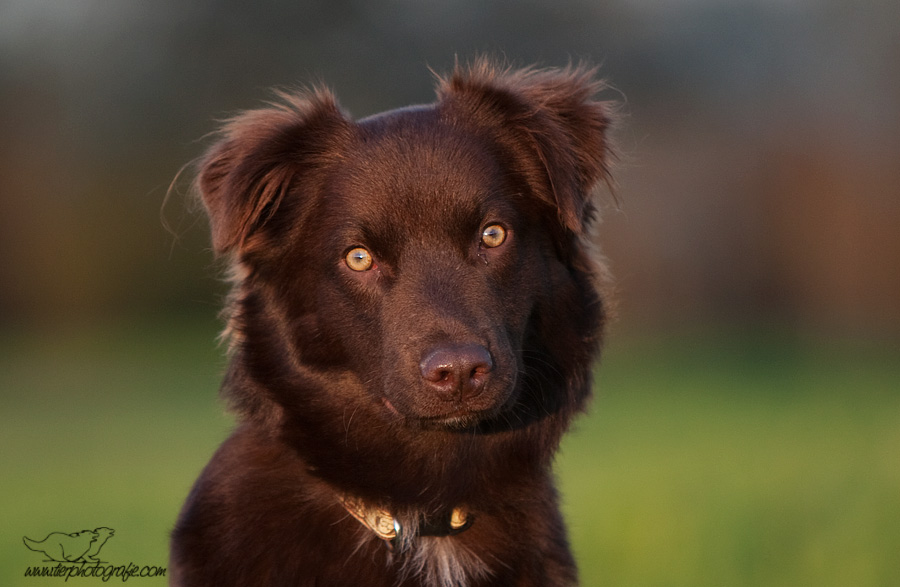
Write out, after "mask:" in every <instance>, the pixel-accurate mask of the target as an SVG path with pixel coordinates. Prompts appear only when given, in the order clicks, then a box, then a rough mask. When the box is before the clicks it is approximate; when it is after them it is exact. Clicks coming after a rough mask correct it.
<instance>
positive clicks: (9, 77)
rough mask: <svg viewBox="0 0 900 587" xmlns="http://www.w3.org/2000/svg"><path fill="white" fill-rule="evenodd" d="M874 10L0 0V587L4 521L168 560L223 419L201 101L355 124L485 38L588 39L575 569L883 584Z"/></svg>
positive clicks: (15, 564) (884, 226) (694, 579)
mask: <svg viewBox="0 0 900 587" xmlns="http://www.w3.org/2000/svg"><path fill="white" fill-rule="evenodd" d="M898 18H900V10H898V7H897V3H896V2H895V1H894V0H871V1H869V2H866V3H863V4H860V3H846V2H840V1H838V0H821V1H816V0H734V1H732V2H723V1H716V0H690V1H683V2H674V1H669V2H666V1H653V0H612V1H609V2H599V1H590V0H555V1H553V2H538V1H536V0H530V1H529V0H525V1H520V2H512V1H499V0H477V1H476V0H447V1H443V2H437V1H420V2H415V1H411V0H383V1H362V0H333V1H331V2H311V1H306V2H304V1H300V2H293V3H278V2H256V3H246V2H238V1H237V0H205V1H203V2H193V3H184V2H174V1H172V0H160V1H157V2H152V3H151V2H138V1H137V0H117V1H116V2H99V1H96V0H67V1H65V2H62V1H53V0H2V1H0V284H2V286H0V458H2V461H0V466H2V471H3V473H2V481H0V511H2V512H3V520H4V522H3V524H2V535H0V583H2V584H8V585H19V584H22V585H39V584H42V583H41V582H42V581H46V582H47V584H50V583H51V582H53V581H54V580H51V579H34V578H25V577H24V572H25V569H26V568H27V567H28V566H29V565H38V564H41V557H40V555H39V554H36V553H33V552H31V551H28V550H26V549H25V548H24V546H23V545H22V541H21V539H22V536H26V535H27V536H29V537H30V538H32V539H41V538H43V537H44V536H46V534H48V533H49V532H54V531H65V532H72V531H76V530H80V529H83V528H94V527H99V526H107V527H113V528H115V529H116V535H115V537H114V538H113V539H111V540H110V542H109V543H108V545H107V546H106V547H105V548H104V554H105V555H107V556H108V557H109V559H110V560H112V561H113V562H124V561H131V562H134V563H136V564H139V565H140V564H148V565H165V564H167V563H166V557H167V546H166V543H167V533H168V531H169V530H170V528H171V526H172V524H173V522H174V519H175V516H176V515H177V510H178V508H179V507H180V504H181V502H182V501H183V499H184V497H185V495H186V493H187V491H188V490H189V488H190V485H191V483H192V482H193V479H194V478H195V477H196V475H197V474H198V473H199V470H200V468H201V467H202V466H203V464H204V463H205V462H206V460H207V459H208V458H209V456H210V455H211V453H212V451H213V450H214V448H215V446H217V444H218V443H219V442H220V441H221V439H222V438H224V436H225V435H226V434H227V431H228V429H229V427H230V425H231V423H230V420H229V418H228V417H227V416H225V415H222V409H221V405H219V404H217V403H216V401H215V393H216V389H217V386H218V381H219V378H220V374H221V370H222V367H223V364H224V360H223V358H222V354H223V350H222V349H221V348H218V347H216V342H215V337H216V333H217V331H218V329H219V323H218V320H217V317H216V314H217V312H218V308H219V306H220V303H221V299H222V297H223V295H224V293H225V288H224V287H223V285H222V283H221V281H220V276H221V267H220V266H218V264H216V263H215V262H214V261H213V259H212V255H211V252H210V250H209V244H208V232H207V227H206V221H205V218H204V217H203V216H202V214H201V213H200V210H199V207H198V206H197V205H196V203H194V202H193V201H192V199H191V197H190V195H189V194H188V193H187V189H186V186H187V185H188V183H189V181H190V178H189V177H186V176H184V175H182V176H181V179H180V180H177V181H176V178H177V177H178V176H179V172H180V171H181V169H182V166H183V165H185V164H187V163H189V162H190V161H191V160H192V159H194V158H196V157H197V156H198V155H200V154H201V153H202V151H203V148H204V145H205V144H207V142H205V141H204V136H205V135H207V133H209V132H210V131H212V130H214V129H215V128H216V126H217V122H216V121H217V120H221V119H223V118H226V117H228V116H229V115H232V114H234V113H235V112H236V111H238V110H241V109H244V108H251V107H255V106H259V105H260V104H261V103H262V102H263V101H264V100H266V99H269V98H270V97H271V93H270V92H269V88H272V87H290V86H298V85H303V84H307V83H311V82H318V81H323V82H325V83H326V84H327V85H329V86H330V87H332V88H333V89H334V90H335V92H336V93H337V95H338V96H339V98H340V100H341V102H342V104H343V105H344V107H345V108H346V109H347V110H348V111H349V112H350V113H351V114H352V115H354V116H356V117H362V116H366V115H369V114H373V113H376V112H379V111H381V110H385V109H389V108H393V107H397V106H402V105H406V104H409V103H417V102H418V103H421V102H429V101H431V100H432V99H433V90H432V87H433V78H432V76H431V74H430V73H429V71H428V68H429V67H430V68H432V69H434V70H436V71H439V72H443V71H447V70H448V69H449V68H450V67H452V64H453V62H454V59H455V58H456V57H457V56H458V57H459V58H460V59H462V60H465V59H467V58H469V57H471V56H473V55H476V54H478V53H485V52H486V53H491V54H495V55H501V56H505V58H506V59H507V60H508V61H509V62H511V63H513V64H518V65H525V64H531V63H539V64H543V65H565V64H566V63H568V62H570V61H578V60H587V61H590V62H593V63H597V64H600V65H601V67H602V69H601V71H602V73H603V75H604V76H605V77H606V78H607V79H608V80H609V81H610V83H611V85H612V87H613V88H614V89H613V90H610V91H609V92H608V94H607V96H606V97H607V98H608V99H611V100H616V101H619V102H620V103H621V110H622V114H623V116H622V119H621V121H620V124H619V128H618V130H617V132H616V140H617V143H618V145H619V151H620V161H619V163H618V165H617V168H616V171H615V175H616V181H617V184H618V185H617V190H616V192H617V193H616V197H615V198H613V197H612V196H611V195H609V194H605V195H604V198H603V199H604V205H603V224H602V226H601V227H600V231H599V236H598V238H599V242H600V245H601V246H602V248H603V251H604V252H605V254H606V256H607V257H609V259H610V264H611V267H612V271H613V274H614V275H615V278H616V305H617V314H618V316H617V319H616V321H615V322H614V323H613V324H612V326H611V328H610V332H609V336H608V338H607V345H606V347H607V348H606V351H605V354H604V358H603V360H602V365H601V368H600V369H599V370H598V384H597V389H596V399H595V402H594V405H593V407H592V411H591V414H590V415H589V416H587V417H585V418H582V419H581V420H580V421H579V423H578V425H577V426H576V429H575V430H574V431H573V433H572V435H571V436H570V437H569V438H568V439H567V441H566V443H565V444H564V446H563V451H562V453H561V456H560V458H559V462H558V467H557V471H558V474H559V477H560V481H561V485H562V493H563V495H564V498H563V505H564V508H565V511H566V515H567V518H568V519H569V524H570V530H571V540H572V543H573V547H574V549H575V551H576V554H577V556H578V558H579V562H580V565H581V568H582V581H583V584H585V585H641V586H643V585H648V586H649V585H685V586H688V585H690V586H702V585H748V586H749V585H816V586H824V585H835V586H838V585H857V586H866V585H896V584H900V565H897V563H896V556H897V553H898V552H900V188H898V186H900V164H898V161H900V158H898V154H900V65H898V64H900V35H898V34H897V23H898V22H900V21H898ZM188 175H189V173H188ZM173 181H174V184H173ZM170 185H173V188H172V189H171V191H170ZM167 194H169V195H168V197H167ZM56 581H58V579H57V580H56ZM83 581H86V582H89V581H91V580H89V579H84V580H83ZM135 581H139V583H140V584H164V580H162V579H140V580H138V579H135Z"/></svg>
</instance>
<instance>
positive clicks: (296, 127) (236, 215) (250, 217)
mask: <svg viewBox="0 0 900 587" xmlns="http://www.w3.org/2000/svg"><path fill="white" fill-rule="evenodd" d="M279 97H280V98H281V99H282V101H283V103H282V104H276V105H272V106H271V107H269V108H265V109H260V110H251V111H248V112H244V113H242V114H240V115H238V116H236V117H235V118H233V119H231V120H229V121H228V122H227V123H226V124H225V125H224V127H223V128H222V130H221V132H220V136H221V138H220V140H219V142H218V143H216V144H214V145H213V146H212V147H211V148H210V149H209V151H208V152H207V153H206V155H205V156H204V158H203V159H202V160H201V161H200V165H199V173H198V174H197V178H196V181H195V185H196V189H197V191H198V192H199V193H200V196H201V198H202V200H203V204H204V206H205V207H206V211H207V213H208V214H209V221H210V227H211V232H212V243H213V249H214V250H215V252H216V254H219V255H221V254H224V253H228V252H231V251H235V250H239V251H240V250H245V249H246V248H247V247H248V239H250V237H251V236H253V235H254V234H255V233H256V232H257V231H259V229H260V228H262V227H263V226H264V225H265V224H266V222H268V221H269V220H270V219H271V217H272V215H273V214H274V213H275V211H276V209H277V208H278V207H279V206H280V205H281V204H282V203H283V201H284V200H285V198H286V197H287V196H288V193H289V192H290V191H291V189H292V188H293V187H294V186H295V185H296V184H297V183H298V182H299V181H300V180H301V178H303V177H304V176H305V175H308V174H309V173H310V172H311V171H312V170H314V169H318V168H320V167H323V166H324V164H327V162H328V161H329V160H330V159H332V158H334V157H335V155H336V151H337V148H336V145H337V144H339V142H340V140H341V139H342V138H343V137H346V136H347V135H348V132H347V131H348V129H349V123H348V120H347V119H346V117H345V116H344V115H343V113H342V112H341V111H340V109H339V107H338V105H337V102H336V101H335V99H334V97H333V96H332V95H331V94H330V93H329V92H327V91H324V90H318V91H314V92H308V93H299V94H293V95H289V94H279Z"/></svg>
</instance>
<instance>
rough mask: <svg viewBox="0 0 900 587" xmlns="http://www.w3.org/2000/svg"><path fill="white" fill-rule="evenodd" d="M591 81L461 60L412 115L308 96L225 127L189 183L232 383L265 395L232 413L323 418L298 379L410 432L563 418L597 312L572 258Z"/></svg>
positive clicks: (599, 123)
mask: <svg viewBox="0 0 900 587" xmlns="http://www.w3.org/2000/svg"><path fill="white" fill-rule="evenodd" d="M599 89H600V86H599V84H598V82H596V81H595V80H594V78H593V71H592V70H590V69H587V68H569V69H566V70H507V69H501V68H497V67H495V66H493V65H491V64H490V63H489V62H487V61H479V62H477V63H476V64H475V65H473V66H471V67H469V68H461V67H459V68H457V70H456V71H455V72H454V73H453V74H452V75H451V76H450V77H448V78H446V79H441V80H439V85H438V100H437V102H436V103H434V104H432V105H428V106H418V107H411V108H405V109H400V110H395V111H391V112H387V113H384V114H381V115H377V116H373V117H370V118H366V119H363V120H359V121H352V120H351V119H349V118H348V117H347V116H346V115H345V114H344V113H343V112H342V111H341V110H340V108H339V107H338V106H337V104H336V102H335V100H334V98H333V97H332V96H331V95H330V94H329V93H328V92H326V91H322V90H319V91H315V92H305V93H300V94H297V95H285V96H282V98H283V99H284V102H283V104H282V105H279V106H274V107H271V108H268V109H264V110H258V111H252V112H248V113H245V114H242V115H240V116H238V117H237V118H235V119H234V120H232V121H231V122H230V123H228V124H227V125H226V127H225V128H224V130H223V134H222V137H221V140H220V141H219V142H218V143H217V144H216V145H214V146H213V148H212V149H211V150H210V152H209V153H208V154H207V156H206V157H205V159H204V160H203V162H202V164H201V169H200V173H199V176H198V182H197V183H198V187H199V192H200V194H201V196H202V199H203V202H204V204H205V206H206V209H207V211H208V213H209V216H210V221H211V227H212V238H213V245H214V248H215V250H216V251H217V253H219V254H227V255H230V256H231V258H232V260H233V263H234V266H235V268H236V270H235V274H236V275H237V278H236V286H235V293H234V300H233V307H232V310H231V311H232V315H231V322H230V328H231V330H232V336H233V339H234V344H235V346H236V353H237V357H236V359H235V362H237V363H239V364H240V365H241V369H240V373H234V372H233V373H232V380H233V381H232V383H234V380H236V379H240V382H241V386H243V387H247V386H252V385H255V386H256V388H257V389H258V390H263V391H258V392H257V395H263V396H265V398H264V399H260V398H259V397H253V398H250V399H248V398H247V397H239V398H238V404H239V405H240V406H242V407H243V408H244V409H245V411H248V412H250V413H251V415H252V414H253V413H254V412H255V411H259V410H261V409H262V408H260V406H262V405H263V404H265V403H267V402H271V403H274V404H276V405H277V406H278V407H279V410H283V411H286V412H294V413H296V412H299V411H316V410H317V409H320V410H324V409H326V408H324V407H323V406H324V405H325V404H328V403H329V401H326V400H325V399H323V398H322V397H321V396H318V397H309V396H308V395H307V394H306V393H304V392H300V391H298V389H301V388H308V387H310V386H312V387H319V388H322V389H325V392H326V393H329V394H332V395H333V396H338V397H340V402H342V403H343V405H344V409H345V411H346V410H351V411H356V410H362V411H363V413H365V414H380V417H383V418H385V419H386V420H397V421H401V422H403V423H404V424H405V425H407V424H410V423H414V424H415V425H416V426H417V427H425V428H460V427H473V426H478V427H484V428H491V427H492V426H499V425H501V423H502V425H503V426H518V425H525V424H527V423H528V422H529V421H532V420H534V419H539V418H541V417H543V416H544V415H546V414H550V413H553V412H556V411H558V410H559V409H560V408H561V407H562V406H566V407H568V408H571V409H570V411H574V409H575V408H577V407H578V406H579V405H580V403H581V402H582V400H583V399H584V397H585V396H586V395H587V393H588V387H589V383H588V377H587V371H588V368H589V364H590V362H591V361H592V359H593V356H594V354H595V351H596V348H597V345H598V340H599V327H600V325H601V323H602V319H603V308H602V305H601V303H600V299H599V296H598V294H597V292H596V289H595V283H594V275H593V274H592V266H591V261H590V260H589V259H588V255H587V253H586V251H585V250H584V241H585V238H584V237H585V234H586V230H587V228H588V226H589V224H590V222H591V220H592V215H593V211H594V208H593V205H592V203H591V192H592V189H593V188H594V186H595V184H596V183H597V182H598V181H601V180H604V179H606V178H607V163H608V158H609V148H608V145H607V140H606V138H605V137H606V131H607V127H608V125H609V111H608V107H607V106H606V105H605V104H604V103H602V102H598V101H597V100H596V99H595V95H596V93H597V91H598V90H599ZM326 382H327V383H326ZM242 393H244V392H242ZM245 395H246V394H245ZM331 403H337V402H331ZM348 405H349V406H351V407H349V408H348V407H347V406H348Z"/></svg>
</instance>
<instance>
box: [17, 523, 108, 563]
mask: <svg viewBox="0 0 900 587" xmlns="http://www.w3.org/2000/svg"><path fill="white" fill-rule="evenodd" d="M113 534H115V530H113V529H112V528H105V527H100V528H94V529H93V530H81V531H80V532H71V533H69V534H66V533H65V532H51V533H50V534H48V535H47V537H46V538H44V539H43V540H32V539H31V538H28V537H27V536H23V537H22V541H23V542H24V543H25V546H26V547H27V548H29V549H30V550H33V551H35V552H40V553H43V554H44V556H46V557H47V558H46V559H45V560H46V561H56V562H61V563H65V562H69V563H99V562H101V561H100V558H99V556H98V555H99V554H100V549H101V548H103V545H104V544H106V541H107V540H109V539H110V538H111V537H112V536H113Z"/></svg>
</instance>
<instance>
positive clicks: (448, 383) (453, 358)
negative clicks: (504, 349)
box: [419, 344, 494, 401]
mask: <svg viewBox="0 0 900 587" xmlns="http://www.w3.org/2000/svg"><path fill="white" fill-rule="evenodd" d="M493 368H494V361H493V360H492V359H491V353H490V352H489V351H488V350H487V349H486V348H484V347H483V346H481V345H480V344H455V345H447V346H441V347H437V348H435V349H432V350H431V351H430V352H428V353H427V354H426V355H425V358H423V359H422V362H421V363H419V370H420V371H421V373H422V378H423V379H424V380H425V383H426V384H427V385H428V386H429V387H431V388H432V389H433V390H434V391H435V392H436V393H437V394H438V396H439V397H441V398H442V399H446V400H456V401H460V400H467V399H469V398H472V397H475V396H476V395H478V394H479V393H481V390H482V389H483V388H484V383H485V381H487V378H488V375H489V374H490V372H491V370H492V369H493Z"/></svg>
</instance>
